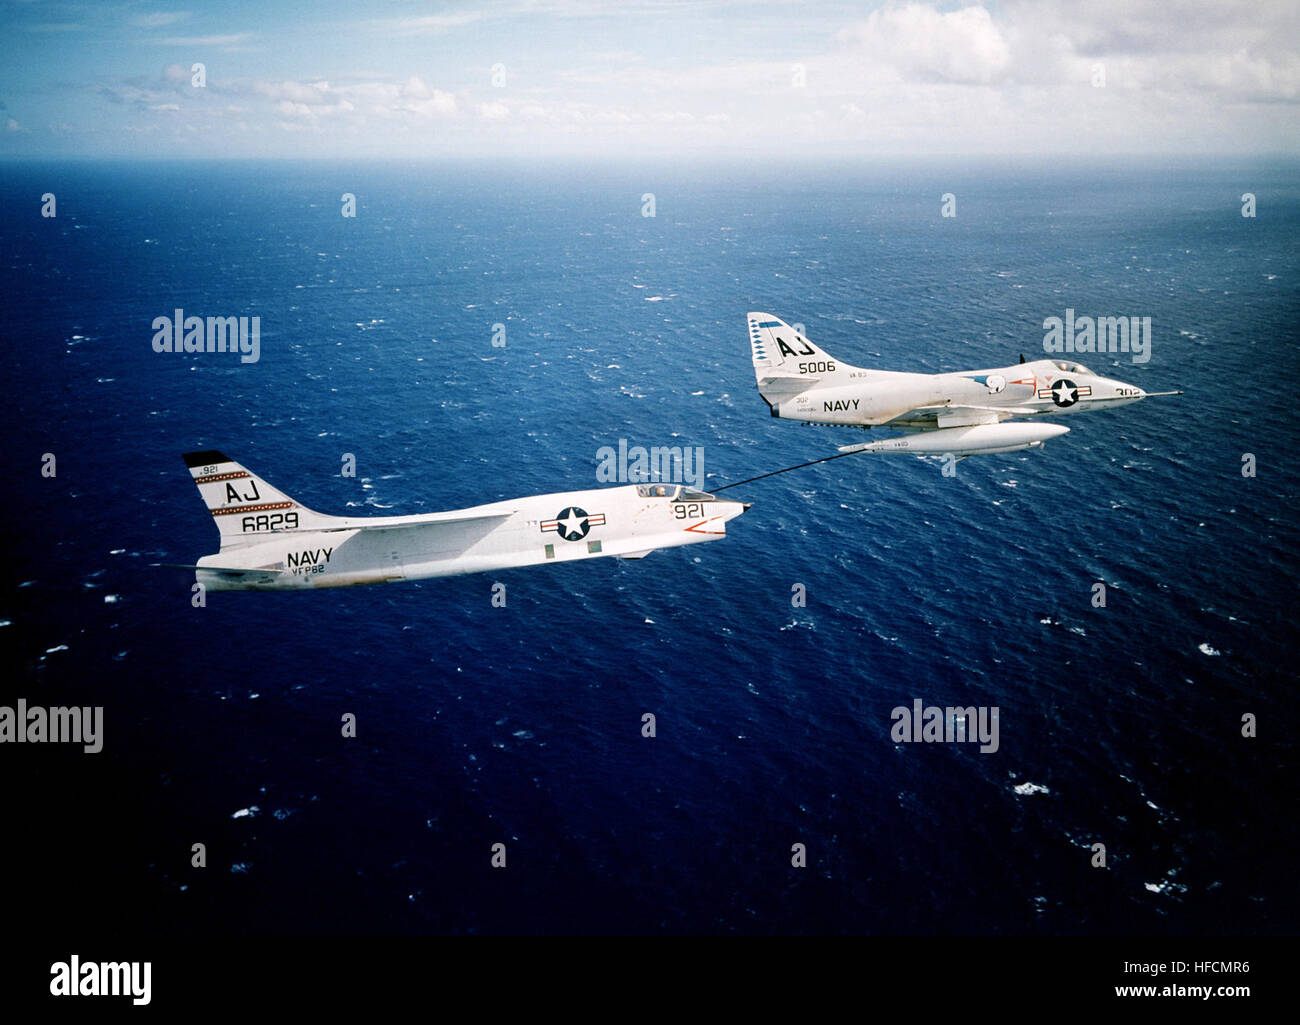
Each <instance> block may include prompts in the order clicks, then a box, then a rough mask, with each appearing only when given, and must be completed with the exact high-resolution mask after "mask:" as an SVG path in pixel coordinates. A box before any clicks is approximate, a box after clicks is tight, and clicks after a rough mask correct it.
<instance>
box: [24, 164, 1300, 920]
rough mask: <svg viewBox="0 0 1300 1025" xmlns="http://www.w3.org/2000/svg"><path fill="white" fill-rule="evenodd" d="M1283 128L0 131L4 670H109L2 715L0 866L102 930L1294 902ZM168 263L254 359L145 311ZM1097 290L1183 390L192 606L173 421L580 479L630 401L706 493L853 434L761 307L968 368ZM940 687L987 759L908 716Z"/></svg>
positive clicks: (1288, 283)
mask: <svg viewBox="0 0 1300 1025" xmlns="http://www.w3.org/2000/svg"><path fill="white" fill-rule="evenodd" d="M1298 172H1300V169H1298V168H1297V167H1296V166H1295V165H1292V164H1285V163H1281V164H1270V163H1267V162H1265V163H1257V164H1246V163H1241V164H1239V165H1238V164H1234V163H1230V162H1199V163H1182V164H1154V163H1152V164H1148V165H1144V166H1141V167H1131V166H1123V165H1119V164H1089V165H1086V166H1082V167H1080V166H1066V165H1063V164H1061V165H1049V164H1027V163H1026V164H1011V165H1006V164H1002V165H995V164H954V165H942V164H935V163H932V164H923V165H909V164H901V163H894V164H890V163H884V164H879V165H872V166H860V165H849V164H843V165H833V166H829V167H819V168H817V169H812V170H810V169H809V168H808V167H806V166H798V165H796V164H795V163H790V164H788V165H777V166H774V167H770V168H752V167H741V166H720V165H712V164H699V165H676V166H674V165H667V164H665V165H663V166H635V165H633V164H631V163H628V164H627V165H623V166H613V167H601V168H593V167H590V166H579V165H576V164H574V165H562V164H552V165H546V164H541V165H537V166H523V165H499V164H486V163H483V164H470V163H465V164H455V163H449V164H411V165H400V164H398V165H380V164H356V165H350V164H338V163H314V164H293V163H287V162H286V163H265V164H249V163H239V162H229V163H222V162H211V163H111V162H110V163H104V162H67V163H59V164H35V163H26V164H23V163H9V164H5V165H0V198H2V199H3V202H0V225H2V230H0V265H2V266H3V270H4V278H5V283H6V288H5V302H4V304H3V308H2V309H0V338H2V339H3V345H4V354H5V366H6V370H5V373H4V379H5V382H6V388H5V397H6V401H5V403H4V408H3V411H0V424H2V425H3V436H4V439H5V444H4V450H3V459H4V464H5V471H6V473H5V477H6V480H7V482H8V486H9V489H10V494H9V496H8V501H7V502H6V503H5V518H4V531H3V549H2V550H0V554H2V555H3V559H0V622H3V623H4V625H3V626H0V651H2V652H3V655H4V660H5V663H4V664H5V666H6V673H5V683H4V692H5V694H4V696H5V703H11V702H12V700H13V699H14V698H17V697H24V698H26V699H27V700H28V702H29V703H32V704H36V703H41V704H45V705H55V704H80V705H103V706H104V709H105V712H104V715H105V727H104V750H103V752H102V753H100V754H97V755H83V754H80V753H79V752H77V751H73V750H69V749H67V748H59V747H55V746H53V745H47V746H44V747H37V746H25V747H21V748H20V747H16V746H10V745H4V747H3V748H0V762H3V765H4V772H5V780H6V783H7V791H8V796H9V798H10V808H9V811H8V815H7V826H8V828H7V829H6V842H5V844H4V845H3V847H4V855H3V862H0V863H2V864H3V865H4V867H5V869H6V870H7V871H6V878H7V879H9V880H11V881H15V880H21V881H23V883H24V890H25V894H26V896H25V900H26V901H27V903H28V905H29V906H28V907H27V910H28V911H29V912H30V914H31V916H32V920H34V921H51V920H53V921H58V922H60V923H61V924H62V925H64V926H74V927H76V928H79V929H85V930H93V929H104V930H119V931H120V930H125V931H135V932H150V931H170V932H195V933H197V932H205V933H219V934H233V933H267V932H270V933H299V932H325V933H354V932H355V933H377V932H392V933H419V932H455V933H463V932H482V933H499V932H593V931H594V932H662V933H681V932H715V933H787V932H797V933H822V932H832V933H840V932H847V933H891V934H893V933H981V934H1010V933H1016V934H1021V933H1043V934H1056V933H1106V932H1118V933H1142V934H1163V933H1256V932H1263V933H1274V932H1294V931H1295V928H1296V923H1297V917H1296V916H1297V910H1298V904H1300V901H1298V900H1297V891H1296V886H1295V882H1294V872H1293V864H1294V860H1295V858H1294V851H1295V849H1296V848H1297V845H1298V844H1300V827H1297V823H1296V816H1295V813H1294V812H1295V807H1296V798H1297V786H1296V741H1295V736H1296V729H1295V728H1296V725H1297V723H1296V718H1297V717H1296V714H1295V701H1294V689H1295V681H1296V666H1297V664H1298V663H1300V640H1298V639H1297V634H1296V631H1295V630H1294V628H1293V619H1294V610H1295V600H1294V595H1295V575H1296V572H1297V569H1298V568H1300V565H1298V562H1297V552H1298V548H1300V536H1298V532H1297V518H1296V514H1295V512H1294V508H1295V502H1296V498H1297V492H1298V490H1300V475H1298V474H1297V468H1296V459H1295V451H1296V441H1297V439H1296V431H1295V428H1294V416H1295V394H1296V385H1297V380H1298V375H1297V369H1298V368H1297V356H1296V342H1297V330H1296V324H1297V320H1298V318H1300V288H1298V282H1300V277H1298V274H1297V272H1298V271H1300V257H1298V255H1297V253H1298V250H1297V247H1296V245H1295V239H1296V236H1297V230H1298V229H1300V173H1298ZM47 192H52V193H54V194H55V195H56V197H57V217H56V218H53V219H43V218H41V217H40V205H41V196H42V195H43V194H44V193H47ZM345 192H351V193H353V194H354V195H355V196H356V197H357V204H358V216H357V217H356V218H355V219H345V218H343V217H342V216H341V215H340V206H341V202H340V197H341V196H342V194H343V193H345ZM948 192H951V193H953V194H954V195H955V196H956V198H957V204H958V206H957V210H958V215H957V217H956V218H951V219H945V218H941V217H940V216H939V208H940V197H941V195H942V194H944V193H948ZM1244 192H1252V193H1254V194H1255V195H1256V196H1257V203H1258V215H1257V216H1256V217H1255V218H1253V219H1248V218H1243V217H1242V216H1241V198H1240V197H1241V195H1242V193H1244ZM645 193H653V194H654V196H655V206H656V216H655V217H653V218H647V217H643V216H642V215H641V213H642V205H643V198H642V197H643V195H644V194H645ZM178 307H180V308H183V309H184V310H185V311H186V313H187V314H191V313H192V314H197V315H201V316H206V315H221V316H260V317H261V355H260V359H259V361H258V362H256V363H252V364H247V365H241V364H240V363H239V362H238V360H237V359H235V358H233V357H231V356H224V355H218V354H211V355H209V354H204V355H195V356H187V355H173V354H157V353H155V352H153V351H152V349H151V346H150V339H151V337H152V334H153V332H152V329H151V324H152V321H153V319H154V318H155V317H158V316H164V315H170V314H171V313H172V311H173V310H174V309H175V308H178ZM1066 308H1073V309H1075V310H1076V311H1078V312H1079V313H1080V314H1085V313H1086V314H1092V315H1139V316H1150V317H1151V318H1152V323H1153V334H1154V339H1153V345H1152V356H1151V359H1150V361H1149V362H1148V363H1145V364H1134V363H1132V362H1131V360H1130V358H1129V357H1128V356H1126V355H1122V354H1121V355H1094V356H1090V357H1082V360H1083V362H1085V363H1087V364H1089V365H1090V366H1091V367H1092V368H1093V369H1094V370H1097V371H1099V372H1101V373H1103V374H1109V375H1112V376H1115V377H1119V378H1121V379H1124V380H1127V381H1131V382H1133V383H1136V384H1138V385H1140V386H1141V387H1143V388H1145V389H1147V390H1151V391H1163V390H1171V389H1181V390H1183V391H1184V392H1185V394H1184V395H1182V396H1180V397H1174V398H1163V399H1151V400H1149V401H1146V402H1143V403H1139V404H1137V405H1134V406H1129V407H1125V408H1123V409H1119V410H1112V411H1107V412H1100V413H1094V414H1090V415H1087V416H1081V417H1075V418H1072V419H1070V420H1069V421H1068V423H1069V426H1070V427H1071V428H1072V430H1071V433H1070V434H1069V435H1068V436H1067V437H1065V438H1064V439H1061V440H1060V441H1056V442H1053V443H1052V444H1050V445H1048V446H1047V447H1046V449H1045V450H1044V451H1042V452H1032V453H1014V454H1010V455H995V456H986V457H979V458H973V459H968V460H964V461H962V462H960V463H959V464H958V466H957V474H956V476H955V477H945V476H943V475H942V473H941V472H940V464H939V463H936V462H927V461H923V460H918V459H912V458H906V457H903V458H880V457H872V456H862V457H853V458H848V459H841V460H836V461H834V462H830V463H826V464H822V465H818V466H813V467H808V468H806V469H801V470H797V471H795V472H791V473H787V474H783V475H780V476H777V477H772V478H769V479H767V480H762V481H757V482H754V483H752V484H747V485H745V486H743V487H740V488H735V489H733V490H731V491H729V492H728V495H729V497H737V498H742V499H744V500H745V501H749V502H752V503H753V507H752V508H751V509H750V511H749V512H748V513H747V514H746V515H745V516H743V517H741V518H740V519H739V520H737V521H735V522H734V523H733V524H732V525H731V530H730V533H729V536H728V537H727V538H726V539H725V540H722V541H719V542H717V543H713V544H708V545H698V546H691V547H688V548H682V549H676V550H671V551H665V552H657V553H655V554H653V555H651V556H650V557H649V558H647V559H644V560H640V561H635V562H620V561H618V560H613V559H609V560H593V561H590V562H586V563H583V564H578V565H567V566H555V567H544V568H537V569H520V570H514V571H509V572H503V573H500V574H497V575H494V576H483V575H479V576H465V577H458V578H450V579H443V580H436V581H426V582H420V583H406V584H398V585H391V586H384V587H374V588H359V589H351V590H342V591H324V592H320V593H308V594H262V593H233V594H216V595H211V596H210V597H209V599H208V603H207V606H206V607H205V608H197V609H196V608H193V607H192V606H191V602H190V585H191V583H192V577H191V576H189V575H187V574H186V573H185V572H184V571H178V570H172V569H163V568H156V567H154V566H153V565H152V564H154V563H192V562H194V561H195V560H196V559H197V558H198V557H200V556H202V555H205V554H208V553H210V552H213V551H215V550H216V545H217V536H216V531H215V530H214V529H213V527H212V525H211V522H210V517H209V516H208V515H207V514H206V512H205V511H204V509H203V506H202V504H201V503H200V501H199V498H198V494H197V492H196V490H195V489H194V487H193V485H192V483H191V482H190V479H189V475H188V473H187V471H186V469H185V467H184V465H183V463H182V461H181V459H180V455H181V453H183V452H186V451H191V450H195V449H207V448H219V449H221V450H223V451H225V452H227V453H228V454H229V455H231V456H232V457H233V458H235V459H237V460H239V461H241V462H244V463H245V464H247V465H248V466H249V467H250V468H251V469H252V470H254V472H256V473H258V474H260V475H262V476H264V477H266V478H267V479H268V480H269V481H271V482H272V483H274V484H276V485H277V486H278V487H280V488H282V489H284V490H286V491H287V492H289V493H290V494H292V495H293V496H294V497H295V498H298V499H299V500H301V501H302V502H304V503H305V504H306V505H308V506H310V507H312V508H315V509H318V510H320V511H322V512H327V513H344V512H347V513H353V514H360V513H366V512H371V511H373V512H374V513H375V514H387V515H396V514H407V513H421V512H429V511H433V510H440V509H450V508H456V507H461V506H465V505H471V504H477V503H481V502H488V501H493V500H497V499H503V498H509V497H513V496H516V495H524V494H533V493H540V492H549V491H562V490H570V489H579V488H588V487H592V486H594V485H595V483H596V478H595V470H596V466H597V462H598V457H597V451H598V449H600V448H601V447H602V446H605V445H617V444H618V442H619V440H620V439H627V441H628V443H629V444H631V445H637V444H640V445H647V446H649V445H688V446H692V447H696V446H698V447H700V448H701V449H702V450H703V453H704V468H705V471H706V473H707V474H708V478H707V481H706V482H705V486H706V487H710V488H714V487H720V486H722V485H724V484H727V483H731V482H734V481H739V480H743V479H745V478H748V477H753V476H755V475H758V474H761V473H765V472H767V471H769V470H774V469H778V468H781V467H785V466H791V465H794V464H796V463H801V462H805V461H807V460H811V459H816V458H818V457H820V456H823V455H829V454H832V453H833V452H834V450H835V447H836V446H837V445H841V444H846V443H848V442H851V441H856V440H860V439H861V440H865V437H864V436H861V435H859V434H857V433H856V432H851V431H846V430H843V429H833V428H824V427H809V426H804V425H798V424H795V423H792V422H786V421H776V420H772V419H771V418H770V417H769V416H768V415H767V409H766V407H765V406H764V404H763V403H762V401H761V400H760V399H759V397H758V395H757V393H756V391H755V387H754V380H753V373H752V370H751V367H750V363H749V346H748V342H747V339H746V331H745V320H744V318H745V314H746V312H747V311H749V310H761V311H765V312H768V313H771V314H774V315H776V316H779V317H781V318H783V319H785V320H787V321H789V322H791V323H794V322H800V323H803V324H804V325H805V327H806V332H807V334H808V335H809V336H810V337H811V338H812V339H813V340H814V341H816V342H817V343H818V344H819V345H821V346H822V347H823V348H824V349H826V350H827V351H829V352H830V353H832V354H833V355H835V356H836V357H838V358H841V359H843V360H845V361H847V362H850V363H854V364H857V365H866V366H876V367H881V368H885V369H896V370H906V369H915V370H925V371H939V370H956V369H966V368H977V367H989V366H998V365H1003V364H1007V363H1012V362H1015V360H1016V359H1017V358H1018V355H1019V354H1020V353H1025V354H1027V355H1028V356H1029V357H1030V358H1034V357H1035V355H1037V354H1038V353H1041V351H1042V348H1041V346H1042V337H1043V329H1042V321H1043V319H1044V318H1046V317H1050V316H1063V315H1064V312H1065V310H1066ZM496 324H504V325H505V340H506V344H505V346H504V347H494V346H493V344H492V339H493V331H494V325H496ZM46 453H52V454H53V455H54V456H55V459H56V467H57V472H56V475H55V476H54V477H52V478H50V477H45V476H43V475H42V473H41V465H42V459H43V457H44V455H45V454H46ZM345 453H351V454H353V455H354V456H355V457H356V466H357V474H356V476H355V477H347V476H344V475H343V474H342V472H341V469H342V465H343V458H344V454H345ZM1245 453H1251V454H1253V455H1254V456H1255V460H1256V464H1257V474H1256V476H1254V477H1253V478H1249V477H1244V476H1243V474H1242V459H1243V454H1245ZM1097 581H1102V582H1104V583H1105V584H1106V586H1107V604H1106V607H1105V608H1094V607H1093V606H1092V603H1091V599H1092V596H1093V584H1094V583H1095V582H1097ZM496 582H500V583H504V584H505V585H506V593H507V605H506V607H505V608H496V607H493V605H492V603H491V600H490V599H491V594H492V590H491V589H492V585H493V584H494V583H496ZM795 584H802V585H804V587H805V588H806V592H807V604H806V607H794V606H793V605H792V602H791V596H792V588H793V587H794V585H795ZM918 698H919V699H921V700H922V701H923V702H924V703H925V704H935V705H962V706H966V705H988V706H994V705H995V706H997V707H998V708H999V709H1000V720H999V721H1000V737H999V740H1000V746H999V749H998V751H997V752H996V753H990V754H981V753H980V752H979V751H978V750H977V748H976V746H975V745H972V744H964V745H942V744H911V745H908V744H901V745H900V744H895V743H894V742H893V741H892V740H891V738H890V726H891V724H892V722H891V711H892V709H893V708H895V707H896V706H900V705H903V706H908V707H910V706H911V705H912V703H913V701H914V700H915V699H918ZM646 712H651V713H653V714H654V715H655V716H656V717H657V736H656V737H655V738H653V739H646V738H643V737H642V736H641V722H642V719H641V717H642V715H643V714H644V713H646ZM347 713H351V714H353V715H355V716H356V717H357V733H358V735H357V737H356V738H355V739H344V738H343V737H341V735H340V721H341V717H342V716H343V715H345V714H347ZM1247 713H1249V714H1251V715H1253V716H1255V717H1256V721H1257V724H1258V725H1257V729H1258V735H1257V736H1256V737H1254V738H1245V737H1243V736H1242V735H1241V732H1242V716H1243V715H1245V714H1247ZM199 842H201V843H204V844H206V847H207V856H208V864H207V867H206V868H204V869H195V868H192V867H191V865H190V856H191V855H190V852H191V845H192V844H194V843H199ZM495 843H504V844H506V848H507V867H506V868H504V869H494V868H492V867H491V865H490V862H489V858H490V849H491V846H492V845H493V844H495ZM796 843H802V844H805V845H806V847H807V857H808V866H807V867H806V868H804V869H795V868H792V867H791V863H790V862H791V846H792V845H793V844H796ZM1095 843H1104V844H1105V846H1106V854H1107V865H1106V867H1105V868H1104V869H1102V868H1094V867H1092V866H1091V864H1090V861H1091V858H1092V845H1093V844H1095Z"/></svg>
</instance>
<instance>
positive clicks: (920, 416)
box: [880, 405, 1038, 431]
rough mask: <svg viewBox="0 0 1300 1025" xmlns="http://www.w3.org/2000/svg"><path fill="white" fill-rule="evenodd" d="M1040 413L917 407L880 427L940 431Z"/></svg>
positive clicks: (1009, 408)
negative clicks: (946, 428)
mask: <svg viewBox="0 0 1300 1025" xmlns="http://www.w3.org/2000/svg"><path fill="white" fill-rule="evenodd" d="M1037 412H1038V411H1037V410H1036V409H1027V408H1021V407H1017V406H947V405H944V406H916V407H914V408H912V409H909V410H908V411H907V412H905V413H900V414H899V415H898V416H896V417H894V419H892V420H889V421H886V422H885V423H883V424H881V425H880V426H882V427H899V428H905V429H907V430H913V431H937V430H942V429H943V428H945V427H970V426H972V425H974V424H996V423H1001V422H1002V421H1003V420H1010V419H1011V418H1013V417H1017V416H1033V415H1035V414H1036V413H1037Z"/></svg>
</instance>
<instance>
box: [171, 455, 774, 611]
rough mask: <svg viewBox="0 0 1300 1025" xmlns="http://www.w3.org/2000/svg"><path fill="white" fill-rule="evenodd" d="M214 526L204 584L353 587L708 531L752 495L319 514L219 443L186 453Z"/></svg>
mask: <svg viewBox="0 0 1300 1025" xmlns="http://www.w3.org/2000/svg"><path fill="white" fill-rule="evenodd" d="M185 465H186V466H188V467H189V469H190V473H191V475H192V476H193V477H194V483H195V484H197V485H198V487H199V493H200V494H201V495H202V496H203V501H204V502H205V503H206V504H207V507H208V509H209V510H210V511H211V513H212V516H213V519H214V520H215V521H216V524H217V529H218V530H219V531H220V533H221V550H220V551H219V552H217V554H216V555H206V556H204V557H203V558H201V559H199V561H198V564H197V565H194V566H184V567H181V568H183V569H192V570H195V571H196V572H195V579H196V580H197V581H198V583H200V584H203V585H204V586H205V587H206V588H207V589H208V590H210V591H247V590H258V591H265V590H290V589H293V588H304V587H350V586H353V585H356V584H381V583H387V582H389V581H394V580H421V579H424V578H426V577H442V576H452V575H454V574H457V573H477V572H481V571H483V570H499V569H506V568H508V567H511V566H537V565H541V564H542V563H549V562H572V561H574V560H577V559H595V558H599V557H601V556H606V555H615V556H618V557H620V558H624V559H639V558H641V557H642V556H645V555H648V554H650V552H652V551H654V550H655V549H657V548H671V547H674V546H676V545H689V544H698V543H700V542H702V541H716V540H717V539H718V538H721V537H725V536H726V534H727V521H728V520H733V519H735V518H736V517H737V516H739V515H740V514H741V513H743V512H744V511H745V510H746V509H748V508H749V506H748V505H747V504H745V503H742V502H734V501H731V500H730V499H726V498H718V497H716V496H714V495H710V494H706V493H705V492H702V491H696V490H694V489H693V488H688V487H684V486H683V485H680V484H631V485H626V486H624V487H614V488H599V489H595V490H592V491H569V492H564V493H561V494H557V495H534V496H532V497H530V498H516V499H512V500H509V501H505V502H493V503H492V504H490V505H479V506H475V507H473V508H472V509H457V510H454V511H451V512H437V513H428V514H425V515H418V516H375V517H352V516H326V515H323V514H322V513H318V512H312V511H311V510H310V509H308V508H306V507H305V506H303V505H301V504H299V503H298V502H295V501H294V500H293V499H292V498H290V497H289V496H288V495H286V494H285V493H284V492H283V491H277V490H276V489H275V488H273V487H271V485H270V484H268V483H266V481H264V480H262V479H261V478H260V477H257V476H255V475H254V474H252V473H250V472H249V471H248V470H246V469H244V467H242V466H241V465H239V463H236V462H235V461H234V460H232V459H230V458H229V457H227V456H224V455H222V454H221V453H220V452H191V453H189V454H188V455H186V456H185Z"/></svg>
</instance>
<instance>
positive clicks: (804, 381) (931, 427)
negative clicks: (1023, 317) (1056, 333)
mask: <svg viewBox="0 0 1300 1025" xmlns="http://www.w3.org/2000/svg"><path fill="white" fill-rule="evenodd" d="M749 344H750V346H751V347H752V348H753V350H754V376H755V377H756V378H757V379H758V393H759V395H761V396H762V397H763V401H764V402H766V403H767V405H768V408H769V409H770V410H771V413H772V415H773V416H779V417H784V418H786V419H789V420H806V421H809V422H812V423H822V424H838V425H841V426H848V427H888V428H892V429H896V430H899V431H902V432H904V434H903V435H902V436H901V437H895V438H887V439H885V440H882V441H871V442H866V443H865V444H860V445H845V446H842V447H841V448H840V451H841V452H844V453H849V452H880V453H893V452H904V453H911V454H913V455H920V456H937V455H955V456H963V457H964V456H968V455H975V454H976V453H984V452H1016V451H1018V450H1020V449H1025V448H1039V447H1041V446H1042V444H1043V442H1045V441H1047V440H1049V439H1051V438H1057V437H1060V436H1061V435H1063V434H1065V433H1067V432H1068V431H1069V429H1070V428H1068V427H1066V426H1064V425H1063V424H1048V423H1004V421H1006V420H1010V419H1012V418H1015V417H1025V416H1032V417H1040V416H1051V415H1055V414H1063V413H1081V412H1083V411H1084V410H1089V409H1109V408H1111V407H1113V406H1123V405H1127V404H1128V403H1130V402H1137V401H1138V400H1139V399H1143V398H1147V397H1148V396H1149V395H1181V394H1182V393H1181V392H1176V391H1174V392H1144V391H1143V390H1142V389H1141V388H1139V387H1137V386H1136V385H1132V384H1125V383H1124V382H1123V381H1115V380H1112V379H1110V378H1108V377H1100V376H1098V375H1097V374H1094V373H1093V372H1092V371H1091V370H1089V369H1088V368H1087V367H1085V366H1083V365H1082V364H1079V363H1074V362H1071V361H1069V360H1056V359H1040V360H1034V361H1033V362H1030V363H1023V362H1022V363H1020V364H1017V365H1015V366H1010V367H998V368H996V369H993V370H969V371H961V372H957V373H946V374H912V373H900V372H897V371H892V370H864V369H863V368H861V367H853V366H849V365H848V364H847V363H844V362H842V361H840V360H837V359H836V358H835V357H834V356H831V355H830V354H828V353H826V352H823V351H822V350H821V349H819V348H817V346H815V345H813V343H812V342H810V341H808V339H807V338H805V337H804V336H803V335H801V334H799V333H798V332H797V331H795V330H794V328H792V327H790V325H789V324H787V323H785V322H784V321H782V320H779V319H777V318H776V317H773V316H771V315H769V314H766V313H751V314H749ZM1022 358H1023V357H1022Z"/></svg>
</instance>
